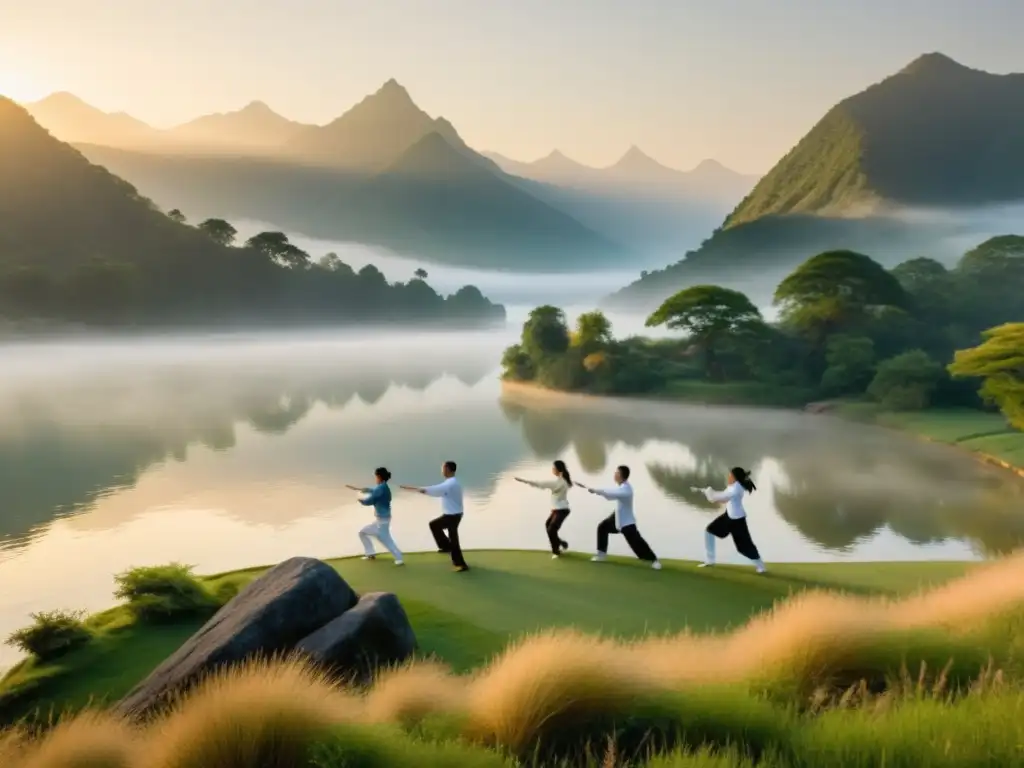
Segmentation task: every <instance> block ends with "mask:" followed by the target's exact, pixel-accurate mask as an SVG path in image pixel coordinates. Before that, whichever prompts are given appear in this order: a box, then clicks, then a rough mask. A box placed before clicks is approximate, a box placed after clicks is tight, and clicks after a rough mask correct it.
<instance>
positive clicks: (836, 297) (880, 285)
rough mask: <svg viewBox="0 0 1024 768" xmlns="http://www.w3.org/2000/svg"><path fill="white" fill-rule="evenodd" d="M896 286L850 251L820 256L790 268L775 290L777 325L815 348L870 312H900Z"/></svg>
mask: <svg viewBox="0 0 1024 768" xmlns="http://www.w3.org/2000/svg"><path fill="white" fill-rule="evenodd" d="M907 301H908V297H907V294H906V292H905V291H904V290H903V287H902V286H901V285H900V283H899V280H897V279H896V277H894V276H893V275H892V273H890V272H887V271H886V270H885V268H884V267H882V265H881V264H879V263H878V262H876V261H875V260H874V259H871V258H870V257H868V256H865V255H863V254H861V253H854V252H853V251H826V252H825V253H819V254H818V255H817V256H813V257H811V258H810V259H808V260H807V261H805V262H804V263H803V264H801V265H800V266H799V267H797V268H796V270H795V271H794V272H792V273H791V274H790V275H789V276H788V277H786V279H785V280H783V281H782V282H781V283H779V287H778V288H776V289H775V304H776V305H777V306H778V307H779V308H780V310H781V315H782V319H783V322H785V323H787V324H789V325H791V326H793V327H794V328H796V329H797V330H799V331H801V332H802V333H804V334H806V335H807V336H808V337H810V338H811V339H812V340H813V341H814V343H815V345H816V346H818V347H819V348H821V347H822V346H823V345H824V342H825V339H826V338H827V337H828V336H829V335H830V334H832V333H837V332H840V331H848V330H850V329H851V328H852V327H853V326H855V325H856V324H857V323H858V322H860V321H861V320H863V319H864V317H865V316H866V314H867V313H868V312H869V311H870V310H871V309H872V308H875V307H885V306H892V307H905V306H906V305H907Z"/></svg>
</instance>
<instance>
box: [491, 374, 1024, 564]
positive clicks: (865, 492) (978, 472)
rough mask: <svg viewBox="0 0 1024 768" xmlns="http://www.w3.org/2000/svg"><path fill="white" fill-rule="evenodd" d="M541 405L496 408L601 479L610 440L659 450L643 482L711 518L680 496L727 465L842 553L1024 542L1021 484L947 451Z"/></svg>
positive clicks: (780, 426) (803, 423)
mask: <svg viewBox="0 0 1024 768" xmlns="http://www.w3.org/2000/svg"><path fill="white" fill-rule="evenodd" d="M548 402H549V403H554V402H555V401H553V400H550V399H549V401H548ZM543 403H544V400H542V399H539V398H538V397H537V396H535V395H532V394H522V395H516V394H512V395H511V396H508V397H507V398H506V400H505V401H503V403H502V410H503V412H504V413H505V415H506V418H508V419H509V420H510V421H513V422H514V423H517V424H519V425H520V427H521V429H522V433H523V438H524V440H525V441H526V443H527V444H528V445H529V446H530V448H531V449H532V450H533V452H534V454H535V455H536V456H537V457H538V458H543V459H548V458H554V457H558V456H562V455H563V454H564V453H565V451H566V450H568V449H569V448H570V447H571V448H573V449H574V450H575V452H576V455H577V457H578V458H579V460H580V463H581V465H582V467H583V469H584V471H586V472H588V473H590V474H601V473H604V472H606V471H607V469H608V467H607V465H608V459H607V455H608V450H609V448H610V447H611V446H613V445H614V444H616V443H622V444H625V445H626V446H629V447H632V448H635V449H637V450H638V452H640V453H643V452H644V451H643V449H644V447H645V446H648V445H650V444H651V443H652V442H653V441H662V442H668V443H670V444H673V445H674V446H676V447H677V448H680V449H682V450H683V453H684V458H683V459H682V460H679V461H676V462H670V461H667V460H665V459H663V458H655V459H651V460H647V461H646V463H645V469H646V472H647V475H648V476H649V478H650V480H651V481H652V483H653V485H655V486H656V487H657V488H658V489H659V490H660V491H661V492H662V493H663V494H664V496H665V497H667V498H668V499H671V500H673V501H675V502H678V503H681V504H685V505H687V506H689V507H693V508H696V509H702V510H709V511H710V510H717V506H716V505H713V504H710V503H708V502H707V501H706V500H705V499H704V498H703V497H702V496H701V495H700V494H695V493H693V492H692V491H691V490H690V488H691V487H704V486H708V485H711V486H717V487H721V486H722V485H723V484H724V481H725V476H726V474H727V473H728V470H729V468H730V467H732V466H736V465H741V466H744V467H747V468H751V469H753V471H754V473H755V476H756V477H757V480H758V484H759V491H760V494H766V495H768V496H769V497H770V498H771V503H772V506H773V507H774V511H775V512H776V513H777V514H778V515H779V517H780V518H781V519H782V520H784V521H785V522H786V523H788V524H789V525H790V526H791V527H792V528H793V529H795V530H796V531H797V532H799V534H800V535H801V536H802V537H803V538H804V539H806V540H807V541H809V542H813V543H814V544H815V545H817V546H818V547H820V548H821V549H823V550H827V551H832V552H836V553H849V552H852V551H853V550H854V549H856V548H857V546H858V545H859V544H862V543H864V542H867V541H869V540H871V539H872V538H873V537H875V536H877V535H878V534H879V533H880V532H882V531H883V530H884V529H888V530H889V531H891V532H894V533H896V534H898V535H899V536H900V537H901V538H902V539H904V540H906V541H907V542H909V543H911V544H916V545H921V546H925V545H934V544H939V543H942V542H947V541H950V540H967V541H970V542H971V543H972V544H973V545H974V546H976V547H977V548H978V549H979V550H980V552H981V553H983V554H985V555H995V554H1001V553H1006V552H1009V551H1012V550H1013V549H1016V548H1018V547H1020V546H1021V545H1022V544H1024V483H1021V482H1020V481H1019V480H1018V479H1017V478H1015V477H1013V476H1011V475H1010V474H1009V473H1005V472H1002V471H999V470H995V469H989V468H986V467H983V466H981V465H979V464H976V463H975V462H973V461H968V460H966V459H965V456H964V455H963V454H960V453H958V452H954V451H953V450H952V449H949V448H946V447H942V446H930V445H920V444H915V443H913V442H912V441H910V440H909V439H907V438H904V437H902V436H895V435H892V434H890V433H887V432H883V431H881V430H877V429H873V428H865V427H860V426H856V425H850V424H845V423H841V422H836V421H833V420H830V419H824V418H821V417H814V416H809V415H804V414H794V413H779V412H762V411H755V410H744V409H732V410H730V409H724V408H719V409H703V408H694V407H686V406H675V407H673V408H664V407H661V406H657V405H651V404H641V403H636V402H622V401H620V402H607V403H603V404H596V403H591V402H587V401H580V402H579V403H578V404H577V405H576V406H575V407H567V406H566V405H564V404H557V405H549V407H546V408H545V407H544V406H543ZM738 423H740V424H742V429H737V424H738ZM654 453H655V454H657V453H658V452H657V451H655V452H654ZM634 470H635V468H634Z"/></svg>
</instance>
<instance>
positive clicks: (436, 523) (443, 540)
mask: <svg viewBox="0 0 1024 768" xmlns="http://www.w3.org/2000/svg"><path fill="white" fill-rule="evenodd" d="M457 468H458V467H457V466H456V464H455V462H454V461H446V462H445V463H444V464H442V465H441V476H442V477H444V480H442V481H441V482H440V483H438V484H437V485H428V486H425V487H422V488H421V487H420V486H416V485H400V486H399V488H404V489H405V490H407V491H416V492H417V493H422V494H425V495H427V496H433V497H434V498H436V499H440V500H441V516H440V517H436V518H434V519H433V520H431V521H430V532H431V533H432V534H433V535H434V541H435V542H436V543H437V551H438V552H447V553H449V554H450V555H451V556H452V566H453V568H454V569H455V571H456V572H457V573H465V572H466V571H468V570H469V566H468V565H466V558H465V556H464V555H463V554H462V544H461V542H460V541H459V526H460V525H461V524H462V514H463V506H462V485H461V484H460V483H459V481H458V479H457V478H456V477H455V471H456V469H457Z"/></svg>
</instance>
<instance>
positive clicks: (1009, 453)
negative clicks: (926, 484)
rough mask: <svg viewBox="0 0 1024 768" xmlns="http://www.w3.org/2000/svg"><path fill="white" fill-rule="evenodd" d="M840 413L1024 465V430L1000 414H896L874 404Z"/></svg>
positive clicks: (846, 408)
mask: <svg viewBox="0 0 1024 768" xmlns="http://www.w3.org/2000/svg"><path fill="white" fill-rule="evenodd" d="M834 412H835V413H836V414H837V415H839V416H843V417H846V418H852V419H855V420H857V421H867V422H873V423H875V424H879V425H881V426H883V427H890V428H893V429H900V430H903V431H905V432H910V433H913V434H915V435H920V436H921V437H925V438H927V439H929V440H934V441H935V442H938V443H946V444H948V445H956V446H958V447H961V448H964V449H966V450H968V451H972V452H975V453H984V454H986V455H988V456H992V457H994V458H996V459H1000V460H1002V461H1005V462H1006V463H1007V464H1010V465H1011V466H1014V467H1017V468H1024V432H1020V431H1019V430H1015V429H1013V428H1012V427H1010V426H1009V425H1008V424H1007V422H1006V419H1005V418H1004V417H1003V416H1001V415H1000V414H998V413H985V412H984V411H974V410H970V409H966V408H955V409H946V410H939V409H934V410H928V411H912V412H908V413H894V412H888V411H880V410H879V409H878V407H877V406H875V405H873V404H871V403H841V404H839V405H838V407H837V408H836V409H835V411H834Z"/></svg>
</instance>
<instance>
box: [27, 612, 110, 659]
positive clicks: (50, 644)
mask: <svg viewBox="0 0 1024 768" xmlns="http://www.w3.org/2000/svg"><path fill="white" fill-rule="evenodd" d="M83 616H84V613H83V612H82V611H47V612H45V613H33V614H32V621H33V624H32V625H31V626H28V627H25V628H24V629H19V630H18V631H17V632H12V633H11V636H10V637H8V638H7V644H8V645H11V646H14V647H15V648H19V649H20V650H22V651H24V652H25V653H28V654H31V655H32V656H35V657H36V658H37V659H39V660H40V661H48V660H50V659H55V658H57V657H59V656H62V655H64V654H65V653H67V652H68V651H70V650H73V649H75V648H78V647H79V646H82V645H85V644H86V643H88V642H89V641H90V640H91V639H92V632H91V631H90V630H89V628H88V627H86V626H85V624H83V623H82V617H83Z"/></svg>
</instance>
